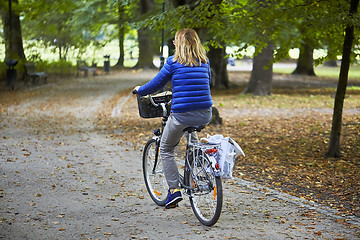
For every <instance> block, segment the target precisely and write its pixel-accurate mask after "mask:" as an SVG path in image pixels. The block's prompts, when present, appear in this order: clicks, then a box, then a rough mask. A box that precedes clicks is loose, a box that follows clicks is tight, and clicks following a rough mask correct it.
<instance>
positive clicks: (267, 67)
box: [243, 44, 274, 96]
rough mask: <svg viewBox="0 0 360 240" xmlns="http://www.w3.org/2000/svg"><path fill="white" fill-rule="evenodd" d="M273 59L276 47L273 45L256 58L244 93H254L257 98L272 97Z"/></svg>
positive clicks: (264, 49)
mask: <svg viewBox="0 0 360 240" xmlns="http://www.w3.org/2000/svg"><path fill="white" fill-rule="evenodd" d="M255 51H256V50H255ZM273 58H274V46H273V45H272V44H268V46H267V47H265V48H263V49H262V51H261V52H260V53H258V54H257V55H256V56H255V57H254V59H253V69H252V71H251V76H250V81H249V83H248V85H247V87H246V89H245V90H244V92H243V93H252V94H253V95H257V96H266V95H271V89H272V75H273V68H272V67H273V64H272V60H273Z"/></svg>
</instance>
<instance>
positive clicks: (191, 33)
mask: <svg viewBox="0 0 360 240" xmlns="http://www.w3.org/2000/svg"><path fill="white" fill-rule="evenodd" d="M176 61H177V62H179V63H180V64H184V65H185V66H189V65H190V66H191V67H192V66H199V65H201V63H202V62H203V63H207V57H206V51H205V49H204V47H203V46H202V45H201V41H200V38H199V36H198V35H197V33H196V32H195V30H194V29H191V28H184V29H181V30H179V31H177V33H176V34H175V55H174V62H176Z"/></svg>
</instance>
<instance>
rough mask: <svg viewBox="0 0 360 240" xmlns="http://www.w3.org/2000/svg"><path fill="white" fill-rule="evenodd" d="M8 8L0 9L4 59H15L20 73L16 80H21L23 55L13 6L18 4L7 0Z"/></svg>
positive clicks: (16, 16) (14, 0)
mask: <svg viewBox="0 0 360 240" xmlns="http://www.w3.org/2000/svg"><path fill="white" fill-rule="evenodd" d="M8 2H9V8H8V9H4V8H3V9H1V17H2V22H3V29H4V41H5V59H17V60H18V61H19V63H18V67H17V68H18V69H20V71H19V72H20V73H19V74H18V78H19V79H22V78H23V73H24V70H23V65H24V63H25V60H26V59H25V54H24V48H23V43H22V35H21V25H20V19H19V14H18V13H16V12H14V11H13V10H12V9H13V7H14V6H13V5H14V4H18V1H17V0H9V1H8Z"/></svg>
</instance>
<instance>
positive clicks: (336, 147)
mask: <svg viewBox="0 0 360 240" xmlns="http://www.w3.org/2000/svg"><path fill="white" fill-rule="evenodd" d="M358 7H359V0H351V3H350V11H349V15H350V17H351V16H353V15H354V14H356V12H357V9H358ZM353 41H354V25H349V26H347V27H346V29H345V37H344V45H343V54H342V60H341V66H340V74H339V82H338V86H337V89H336V95H335V103H334V113H333V120H332V127H331V134H330V143H329V148H328V151H327V153H326V154H325V156H326V157H336V158H340V157H341V150H340V136H341V124H342V111H343V105H344V98H345V93H346V87H347V81H348V75H349V68H350V58H351V52H352V47H353Z"/></svg>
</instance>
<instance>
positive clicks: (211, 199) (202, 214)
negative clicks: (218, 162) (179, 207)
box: [186, 150, 223, 226]
mask: <svg viewBox="0 0 360 240" xmlns="http://www.w3.org/2000/svg"><path fill="white" fill-rule="evenodd" d="M189 157H190V159H192V153H191V154H190V155H189ZM209 158H210V156H209V155H208V154H206V153H204V152H202V151H201V150H199V152H198V154H196V158H195V159H192V160H191V161H190V164H191V168H192V171H193V173H194V175H195V176H192V174H186V177H187V178H188V179H187V182H188V183H193V184H195V182H197V184H195V186H194V187H195V189H193V190H191V193H190V204H191V207H192V210H193V212H194V214H195V216H196V217H197V219H198V220H199V221H200V222H201V223H202V224H204V225H206V226H212V225H214V224H215V223H216V222H217V221H218V220H219V218H220V214H221V209H222V204H223V190H222V183H221V178H220V177H216V176H215V173H214V169H213V168H212V167H211V162H210V160H209ZM195 163H196V164H195ZM193 178H196V179H197V180H195V181H194V180H193ZM196 185H197V186H196Z"/></svg>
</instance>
